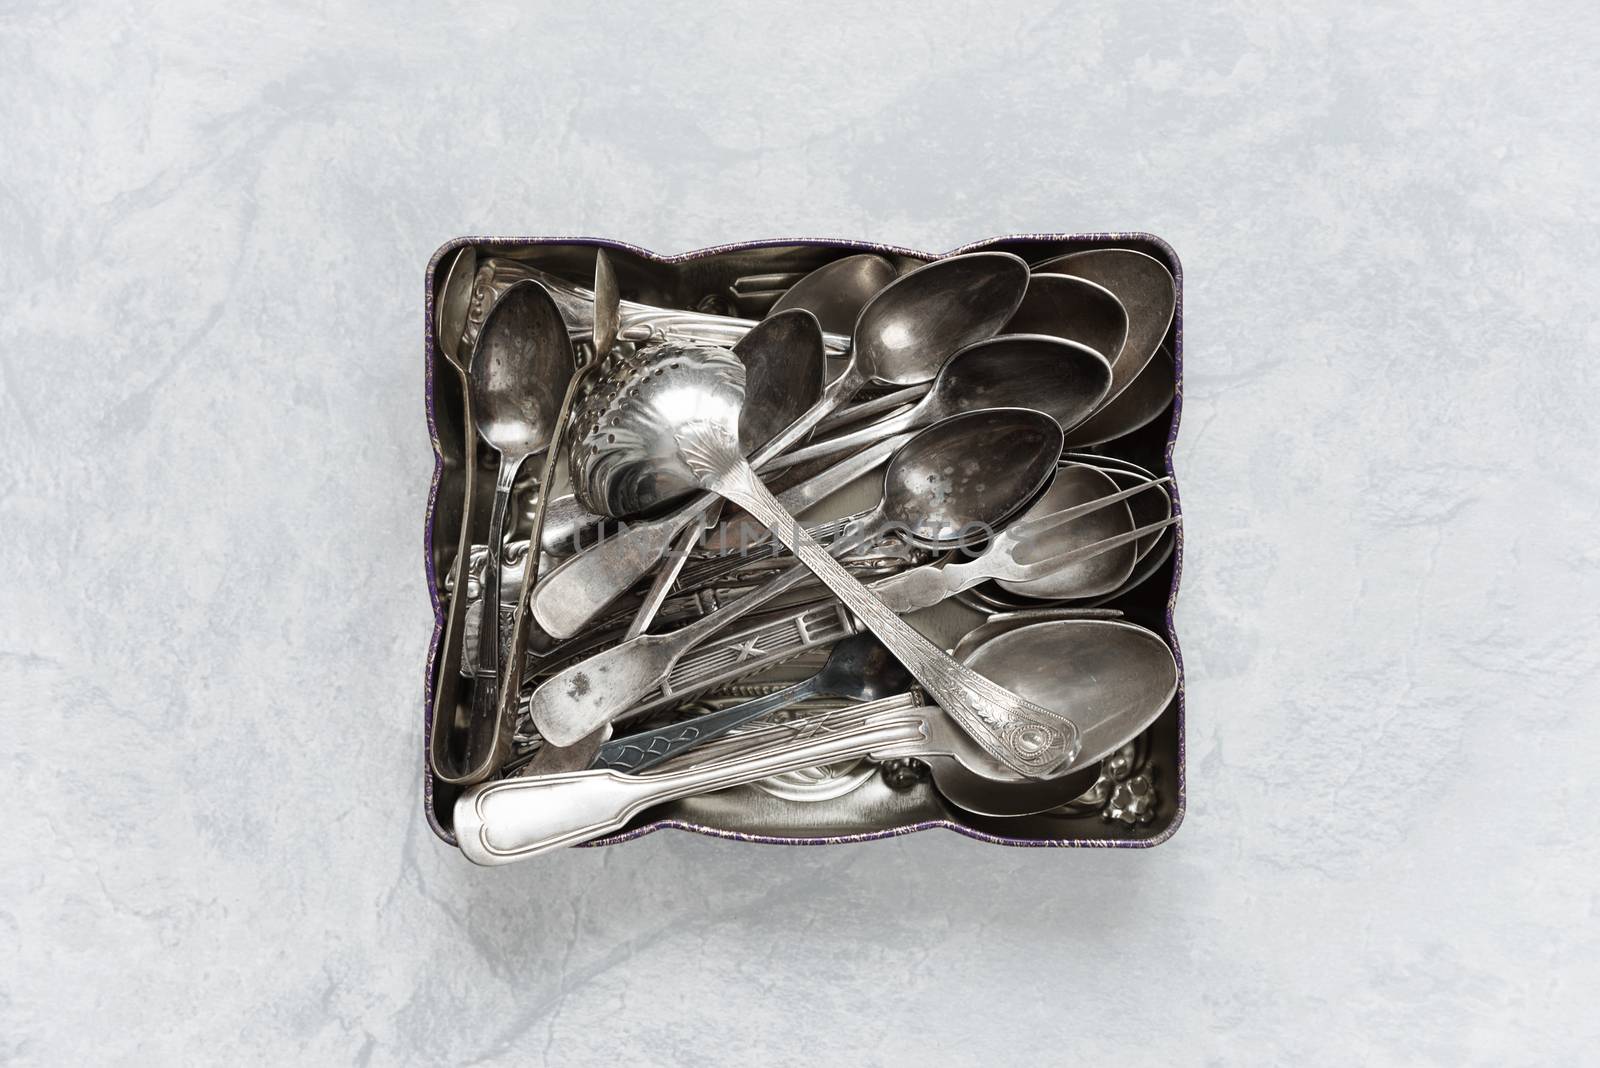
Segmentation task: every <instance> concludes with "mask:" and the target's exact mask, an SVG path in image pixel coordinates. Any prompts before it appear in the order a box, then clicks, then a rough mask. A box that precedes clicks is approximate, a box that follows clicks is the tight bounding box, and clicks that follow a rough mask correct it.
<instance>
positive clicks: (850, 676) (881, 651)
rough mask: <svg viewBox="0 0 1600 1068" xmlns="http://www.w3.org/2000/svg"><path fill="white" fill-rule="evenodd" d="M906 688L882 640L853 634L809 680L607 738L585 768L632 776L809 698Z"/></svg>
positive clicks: (858, 696) (870, 695)
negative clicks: (663, 724) (666, 723)
mask: <svg viewBox="0 0 1600 1068" xmlns="http://www.w3.org/2000/svg"><path fill="white" fill-rule="evenodd" d="M910 688H911V675H910V673H908V672H907V671H906V669H905V668H903V667H901V666H900V662H899V661H897V660H895V658H894V657H892V656H890V655H889V650H887V649H885V648H884V647H883V643H882V642H880V641H878V639H877V638H875V637H873V636H872V635H870V634H855V635H852V636H851V637H848V638H846V639H844V640H843V641H841V642H839V643H838V644H837V645H835V646H834V647H833V652H832V653H831V654H830V655H829V656H828V660H827V663H825V664H824V665H823V666H822V670H821V671H818V672H817V673H816V674H815V675H812V676H811V677H810V678H807V679H803V680H801V681H800V682H796V683H794V684H792V685H790V686H786V687H784V688H783V689H781V690H778V691H777V692H776V693H772V694H768V695H767V696H765V697H757V698H755V699H753V700H750V701H746V702H744V703H742V704H739V705H735V706H734V707H733V708H726V709H723V710H722V711H720V712H712V713H708V714H707V715H703V716H696V717H695V718H693V719H689V720H684V721H683V722H681V723H674V724H672V725H671V726H668V727H658V728H657V729H655V730H653V731H643V732H641V733H638V734H631V735H629V736H628V737H626V738H618V739H615V740H613V741H610V742H607V743H606V744H605V745H603V746H601V748H600V752H599V754H598V755H596V757H595V759H594V762H593V763H592V764H591V765H590V766H591V767H595V768H610V769H612V770H613V771H626V772H632V773H634V774H638V773H639V772H642V771H646V770H648V769H650V768H653V767H655V766H656V765H657V764H659V763H661V762H662V761H664V760H666V759H667V758H669V757H673V756H677V755H679V754H680V753H683V752H685V751H687V750H689V749H690V748H692V747H694V746H696V745H702V744H704V743H706V742H709V741H711V740H712V739H715V738H720V737H722V736H723V735H725V734H728V733H730V732H732V731H735V730H737V729H738V728H740V727H742V726H744V725H745V724H747V723H751V722H754V721H755V720H758V719H761V718H763V717H765V716H769V715H771V714H772V713H774V712H777V711H778V710H780V709H784V708H788V707H789V706H790V705H793V704H796V703H798V702H800V701H804V700H807V699H809V698H813V697H838V698H844V699H847V700H851V701H877V700H880V699H881V698H884V697H890V696H893V695H894V694H898V693H905V692H906V691H907V690H909V689H910Z"/></svg>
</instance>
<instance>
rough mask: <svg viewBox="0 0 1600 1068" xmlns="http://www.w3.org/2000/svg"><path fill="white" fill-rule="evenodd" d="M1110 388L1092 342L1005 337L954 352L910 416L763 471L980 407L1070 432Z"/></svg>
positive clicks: (858, 445) (1105, 368) (838, 439)
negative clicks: (1032, 415) (1041, 417)
mask: <svg viewBox="0 0 1600 1068" xmlns="http://www.w3.org/2000/svg"><path fill="white" fill-rule="evenodd" d="M1110 385H1111V367H1110V365H1109V364H1107V363H1106V361H1105V357H1103V356H1101V355H1100V354H1099V353H1098V352H1095V351H1094V350H1093V349H1091V348H1089V347H1087V346H1085V345H1080V344H1078V343H1077V342H1076V341H1067V340H1065V339H1063V338H1056V337H1046V336H1044V335H1043V334H1002V335H1000V336H999V337H994V338H987V339H985V340H983V341H978V342H974V343H973V344H971V345H968V346H967V347H966V348H964V349H961V350H960V351H959V352H956V353H955V354H954V355H952V356H951V357H950V358H949V359H948V360H947V361H945V363H944V365H943V366H941V367H940V368H939V373H938V375H937V376H936V377H935V378H934V380H933V386H932V387H931V388H930V389H929V390H928V392H927V393H926V394H925V395H924V396H923V398H922V399H921V400H919V401H918V402H917V403H916V405H915V406H913V407H912V408H911V410H910V411H908V412H906V413H904V414H903V415H899V416H894V417H892V418H889V419H884V420H881V421H879V422H876V423H872V424H871V425H869V426H865V427H862V428H861V429H860V430H856V431H852V432H850V433H847V434H841V435H840V436H838V437H834V438H828V439H827V440H825V441H820V442H817V443H816V444H813V445H809V446H807V447H806V448H803V449H796V450H795V451H793V452H790V453H788V454H787V455H785V456H782V457H779V458H778V459H776V460H774V461H773V462H772V463H770V464H768V465H767V466H765V467H763V468H762V471H763V473H770V472H775V471H781V470H784V469H785V468H788V467H791V466H793V465H795V464H801V463H806V462H808V461H811V460H816V459H821V458H822V457H825V456H833V455H836V454H838V453H840V452H848V451H849V450H851V449H856V448H861V447H863V446H866V445H871V444H872V443H873V442H875V441H879V440H881V439H882V438H885V437H889V436H891V435H893V434H899V433H902V432H903V431H906V430H915V429H917V428H919V427H924V426H927V425H929V424H930V423H935V422H938V421H939V420H940V419H944V418H946V417H947V416H951V415H955V414H957V413H959V412H967V411H975V410H977V409H980V408H1033V409H1035V410H1036V411H1041V412H1044V413H1045V414H1046V415H1048V416H1050V417H1051V418H1053V419H1055V421H1056V422H1057V423H1059V424H1061V426H1062V428H1063V429H1066V428H1068V427H1071V426H1074V425H1075V424H1077V423H1078V422H1080V421H1081V420H1083V419H1084V418H1085V417H1086V416H1088V414H1089V413H1090V412H1092V411H1093V410H1094V409H1095V406H1096V405H1097V404H1098V403H1099V402H1100V398H1101V397H1103V396H1105V392H1106V390H1107V389H1108V388H1109V387H1110Z"/></svg>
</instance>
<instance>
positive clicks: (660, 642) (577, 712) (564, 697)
mask: <svg viewBox="0 0 1600 1068" xmlns="http://www.w3.org/2000/svg"><path fill="white" fill-rule="evenodd" d="M843 547H844V545H843V544H841V546H840V548H841V550H842V548H843ZM808 574H810V572H809V571H808V570H807V569H806V568H805V567H801V566H799V565H796V566H794V567H791V568H789V569H788V570H786V571H783V572H781V573H780V574H778V575H777V576H776V577H774V578H771V579H768V580H767V582H766V583H765V584H764V585H762V586H760V587H759V588H757V589H755V590H753V591H751V592H750V593H747V594H745V595H744V596H743V597H741V598H739V599H738V600H737V601H733V602H732V603H730V604H725V605H723V606H722V607H721V608H719V609H717V610H716V611H714V612H710V613H707V614H706V615H704V616H701V617H700V618H699V619H697V620H695V621H694V622H693V623H690V624H689V625H688V626H686V627H679V628H678V629H677V630H675V631H672V632H671V633H669V634H640V635H636V636H634V637H632V638H629V639H628V640H627V641H624V642H622V643H621V644H620V645H613V646H612V647H611V648H609V649H606V650H604V651H602V652H599V653H596V654H595V655H593V656H590V657H586V658H584V659H582V660H579V661H578V662H577V663H575V664H573V665H572V666H571V667H569V668H566V669H565V670H563V671H560V672H558V673H556V674H554V675H552V676H550V677H549V678H548V679H546V680H545V681H544V682H542V683H540V685H539V688H538V689H537V690H535V691H534V692H533V701H532V704H531V705H530V709H531V715H532V716H533V722H534V724H535V725H536V726H537V727H538V728H539V733H540V734H541V735H543V736H544V738H545V739H546V740H547V741H550V742H554V743H555V744H556V745H572V744H573V743H574V742H576V741H577V740H578V739H579V738H582V737H584V736H585V735H587V734H590V733H591V732H593V731H596V730H598V729H600V728H601V727H603V726H605V725H606V724H607V723H609V722H611V720H612V719H613V718H614V717H616V716H618V715H621V714H622V713H623V712H624V711H626V710H627V709H628V708H629V706H631V705H632V704H633V703H634V702H636V701H637V700H639V699H640V698H641V697H643V696H645V695H646V694H647V693H649V692H650V690H652V689H653V688H655V687H656V686H658V685H659V684H660V683H661V680H662V679H664V678H666V677H667V675H668V674H669V673H670V672H671V671H672V668H673V667H674V666H675V665H676V664H677V662H678V661H679V659H681V658H682V657H683V656H684V654H685V653H687V652H689V651H690V650H691V649H693V648H694V647H695V646H697V645H699V644H700V643H701V642H703V641H705V640H706V639H707V638H709V637H711V636H712V635H713V634H715V633H716V632H717V631H719V630H721V629H722V628H724V627H726V626H728V625H729V624H731V623H733V622H734V621H735V620H737V619H739V618H740V617H742V616H745V615H748V614H749V613H750V612H753V611H755V610H756V609H757V608H760V607H761V606H762V605H764V604H766V603H767V602H768V601H770V600H772V599H773V598H775V597H777V596H778V595H779V594H781V593H783V592H785V591H786V590H789V589H791V588H792V587H794V586H795V585H797V584H798V583H799V582H800V580H801V579H803V578H805V577H806V576H807V575H808Z"/></svg>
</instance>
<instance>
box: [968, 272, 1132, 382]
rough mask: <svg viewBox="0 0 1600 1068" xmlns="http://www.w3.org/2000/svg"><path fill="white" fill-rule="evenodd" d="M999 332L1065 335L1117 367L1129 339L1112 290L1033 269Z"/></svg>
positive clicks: (1124, 316)
mask: <svg viewBox="0 0 1600 1068" xmlns="http://www.w3.org/2000/svg"><path fill="white" fill-rule="evenodd" d="M1000 332H1001V333H1002V334H1048V335H1049V336H1051V337H1062V338H1067V339H1068V340H1070V341H1076V342H1077V343H1078V344H1080V345H1087V346H1088V347H1089V348H1091V349H1093V350H1094V351H1096V352H1098V353H1099V354H1100V355H1101V356H1104V357H1105V360H1106V363H1108V364H1110V365H1111V366H1112V367H1116V365H1117V360H1118V359H1120V358H1121V356H1122V346H1123V343H1124V342H1126V341H1127V340H1128V310H1127V309H1126V308H1124V307H1123V306H1122V301H1120V300H1118V299H1117V295H1116V294H1115V293H1113V292H1111V290H1109V289H1107V288H1106V287H1105V286H1102V285H1099V284H1097V283H1095V282H1091V281H1089V280H1088V279H1087V278H1079V277H1077V276H1076V275H1070V274H1043V273H1040V272H1039V271H1038V270H1037V269H1035V270H1034V272H1033V276H1032V277H1031V278H1029V279H1028V292H1027V293H1026V294H1025V295H1024V296H1023V298H1022V304H1021V306H1019V307H1018V308H1017V313H1016V314H1015V315H1013V316H1012V317H1011V321H1010V322H1008V323H1006V325H1005V328H1004V329H1003V330H1001V331H1000Z"/></svg>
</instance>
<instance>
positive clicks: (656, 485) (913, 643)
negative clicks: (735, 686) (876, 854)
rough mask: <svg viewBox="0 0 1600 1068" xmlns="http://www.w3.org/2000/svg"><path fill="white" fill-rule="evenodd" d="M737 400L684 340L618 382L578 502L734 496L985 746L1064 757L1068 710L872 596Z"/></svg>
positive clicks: (945, 486) (618, 505)
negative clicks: (834, 549) (758, 465)
mask: <svg viewBox="0 0 1600 1068" xmlns="http://www.w3.org/2000/svg"><path fill="white" fill-rule="evenodd" d="M919 273H920V272H919ZM915 276H916V275H915V274H912V275H908V276H907V278H913V277H915ZM894 288H895V286H891V287H890V288H889V289H887V290H885V291H884V292H885V293H889V292H893V290H894ZM880 296H881V295H880ZM874 303H876V302H874ZM871 307H872V305H869V306H868V311H870V310H871ZM866 314H867V313H865V312H864V313H863V316H865V315H866ZM848 373H849V372H846V374H847V375H848ZM743 404H744V367H743V365H742V364H740V363H739V361H738V360H736V359H734V358H733V357H732V355H731V354H729V353H728V352H726V351H725V350H717V349H681V350H678V351H675V352H674V353H672V354H671V356H670V357H669V358H668V359H666V360H664V361H660V362H657V363H656V364H655V365H654V366H652V367H649V368H645V369H640V371H639V372H637V373H635V375H634V376H633V377H631V378H630V379H628V380H626V381H623V382H619V383H618V392H617V404H616V408H615V410H614V411H613V412H612V413H611V417H610V418H609V419H608V420H606V422H605V424H604V426H603V427H601V428H597V429H596V430H595V431H593V432H591V433H590V434H589V435H588V437H587V438H586V439H585V440H584V442H583V444H582V447H581V449H579V450H577V451H575V452H574V454H573V465H572V466H573V482H574V488H575V490H576V492H577V494H578V497H579V500H580V501H582V502H583V504H584V505H585V507H588V508H590V509H592V510H594V511H597V512H606V513H608V514H612V515H624V514H628V513H630V512H634V511H638V510H641V509H644V508H648V507H650V506H651V504H652V503H654V500H653V497H654V496H655V495H661V496H669V495H670V494H671V493H673V492H675V491H676V490H677V489H678V488H679V487H682V486H688V485H699V486H700V487H702V488H703V489H706V490H709V491H711V492H713V493H715V494H717V495H718V496H721V497H724V498H726V499H727V500H729V501H732V502H733V503H734V504H737V505H739V506H740V507H742V508H743V509H744V510H745V511H747V512H749V513H750V514H751V515H752V516H754V517H755V518H756V520H758V521H759V522H761V523H762V524H764V525H765V526H766V527H767V529H769V530H771V531H772V532H773V533H774V534H775V535H777V537H778V539H779V540H780V541H782V542H784V544H786V545H787V546H788V547H789V549H790V551H791V552H793V553H794V554H795V556H796V557H797V558H798V559H799V561H800V562H801V563H803V564H805V565H806V566H807V567H809V568H810V569H811V570H812V571H813V572H814V573H815V574H816V575H817V577H818V578H819V579H821V580H822V581H823V583H824V584H825V585H827V586H828V588H829V589H830V590H832V591H833V593H834V595H835V596H837V597H838V598H839V599H840V600H841V601H842V602H844V604H845V606H846V607H848V608H849V609H850V611H851V612H852V613H853V614H854V615H855V616H856V617H857V618H858V619H860V620H861V622H862V623H863V624H864V625H865V626H866V627H867V628H868V629H870V630H871V631H872V632H873V633H874V634H876V635H877V636H878V637H879V638H880V639H881V640H882V641H883V643H884V645H885V646H886V647H887V648H888V649H889V651H890V652H891V653H893V654H894V655H895V656H896V657H897V658H898V659H899V660H900V662H901V663H902V664H904V665H905V666H906V668H907V670H909V671H910V672H911V674H912V676H913V677H914V678H916V680H917V681H918V682H919V683H921V684H922V685H923V686H924V687H925V688H926V689H927V690H928V692H929V694H930V695H931V696H932V697H933V698H934V699H935V700H936V701H937V702H938V703H939V705H940V707H941V708H943V709H944V710H945V711H946V712H947V713H949V714H950V715H951V716H952V717H953V718H954V719H955V720H956V721H957V722H959V723H960V724H961V726H962V727H963V728H964V729H965V730H966V731H967V732H968V733H969V734H971V735H972V736H973V737H974V739H975V740H977V741H978V743H979V744H980V746H982V747H983V748H984V749H985V750H986V751H987V752H989V753H991V754H993V755H994V756H995V757H996V758H998V759H1000V760H1001V761H1002V762H1004V763H1006V764H1007V765H1009V766H1010V767H1012V768H1014V769H1016V770H1017V771H1019V772H1022V773H1023V774H1027V775H1031V776H1034V777H1039V778H1044V777H1048V776H1049V775H1051V774H1053V773H1055V772H1057V771H1058V770H1060V769H1061V768H1063V767H1064V766H1065V765H1066V764H1068V763H1070V762H1071V761H1072V759H1073V758H1074V757H1075V756H1076V755H1077V752H1078V741H1077V731H1076V728H1075V727H1074V726H1073V724H1072V722H1071V720H1070V719H1069V718H1067V717H1065V716H1061V715H1058V714H1057V713H1055V712H1052V711H1050V710H1048V709H1045V708H1042V707H1040V706H1039V705H1037V704H1035V703H1034V702H1031V701H1029V700H1027V699H1026V698H1022V697H1019V696H1018V695H1016V694H1013V693H1011V692H1010V691H1008V690H1006V689H1005V688H1004V687H1002V686H999V685H997V684H996V683H994V682H992V681H990V680H989V679H987V678H985V677H984V676H982V675H979V674H977V673H976V672H973V671H970V670H968V669H966V668H964V667H963V666H962V665H960V664H957V663H956V662H955V661H954V660H952V659H951V658H950V656H949V655H948V654H947V653H945V652H944V651H943V650H942V649H939V648H938V647H937V646H935V645H934V644H933V643H932V642H930V641H928V639H927V638H925V637H923V636H922V634H920V633H919V632H918V631H916V630H915V629H914V628H912V627H911V626H910V625H909V624H907V623H905V622H903V621H902V620H901V619H900V617H899V616H898V615H896V614H895V613H894V612H893V611H892V610H890V609H889V608H888V607H886V606H885V605H884V604H883V602H882V601H879V600H878V599H877V598H876V597H874V596H873V595H872V594H871V593H870V592H869V591H868V590H867V589H866V588H865V587H864V586H862V585H861V583H860V582H859V581H858V580H857V579H856V578H854V577H853V576H852V575H851V574H850V573H849V572H847V571H846V570H845V569H844V568H843V567H841V566H840V565H839V564H838V563H837V562H836V561H835V560H834V559H833V557H832V556H831V555H829V554H828V552H827V550H826V549H824V548H822V546H821V545H819V544H818V543H817V542H816V541H815V540H814V539H813V538H811V537H810V535H808V534H807V533H805V531H804V530H802V529H801V528H800V526H799V524H798V523H797V522H796V521H795V519H794V517H793V516H790V515H789V514H788V513H786V512H784V511H783V509H782V507H781V506H780V505H779V504H778V502H777V500H776V499H775V498H774V497H773V496H772V494H771V492H769V491H768V490H767V488H766V487H765V486H763V485H762V484H761V480H760V479H759V478H757V477H756V474H755V471H754V469H753V468H752V467H751V466H750V463H749V462H748V461H747V460H746V459H745V458H744V457H743V456H742V455H741V454H740V452H739V441H738V426H739V412H740V409H741V408H742V407H743ZM1052 422H1053V421H1052ZM1057 432H1058V433H1059V428H1058V430H1057ZM782 437H783V436H782V435H780V437H779V440H782ZM972 473H973V474H976V473H978V472H977V471H974V472H972ZM962 476H966V477H970V476H969V475H968V473H967V472H964V471H962V470H961V468H960V467H956V468H955V469H954V471H953V472H941V474H940V475H938V476H935V477H933V478H932V479H930V480H929V481H928V482H926V483H925V484H924V485H922V486H920V487H918V489H919V492H922V493H924V494H926V495H927V500H928V501H929V502H935V501H937V500H938V499H939V498H940V497H941V496H943V495H946V494H948V493H949V492H950V490H951V482H952V480H953V479H955V478H959V477H962ZM540 727H541V730H543V727H544V724H542V723H541V724H540ZM547 736H548V737H551V738H553V739H554V740H556V741H557V742H559V741H560V740H561V739H560V737H559V736H557V735H555V734H547Z"/></svg>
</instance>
